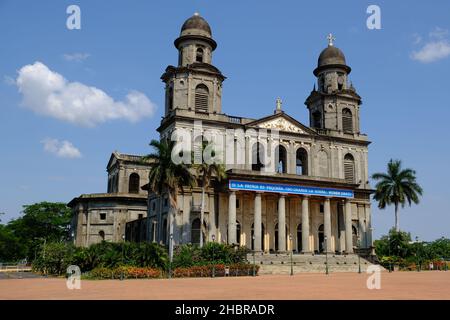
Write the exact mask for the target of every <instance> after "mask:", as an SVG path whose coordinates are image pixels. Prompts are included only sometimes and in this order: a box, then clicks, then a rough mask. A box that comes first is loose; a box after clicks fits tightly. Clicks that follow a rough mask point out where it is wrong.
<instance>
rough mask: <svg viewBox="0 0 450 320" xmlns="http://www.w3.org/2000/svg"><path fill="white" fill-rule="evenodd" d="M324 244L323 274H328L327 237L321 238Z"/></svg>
mask: <svg viewBox="0 0 450 320" xmlns="http://www.w3.org/2000/svg"><path fill="white" fill-rule="evenodd" d="M323 241H324V243H325V246H324V247H325V274H328V250H327V236H324V237H323Z"/></svg>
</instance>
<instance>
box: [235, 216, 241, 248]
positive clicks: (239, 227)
mask: <svg viewBox="0 0 450 320" xmlns="http://www.w3.org/2000/svg"><path fill="white" fill-rule="evenodd" d="M236 243H237V244H240V243H241V224H240V223H239V221H237V220H236Z"/></svg>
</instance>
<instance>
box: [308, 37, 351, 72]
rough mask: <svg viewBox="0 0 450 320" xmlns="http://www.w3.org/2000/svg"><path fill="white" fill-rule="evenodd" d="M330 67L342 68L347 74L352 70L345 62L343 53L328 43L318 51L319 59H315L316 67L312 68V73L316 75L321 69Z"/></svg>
mask: <svg viewBox="0 0 450 320" xmlns="http://www.w3.org/2000/svg"><path fill="white" fill-rule="evenodd" d="M330 67H331V68H334V67H338V68H342V69H344V70H345V71H346V72H347V74H348V73H350V72H351V70H352V69H351V68H350V67H349V66H348V65H347V63H346V62H345V56H344V53H343V52H342V51H341V49H339V48H336V47H335V46H334V45H333V44H331V45H330V44H328V47H326V48H325V49H324V50H322V52H321V53H320V55H319V59H318V60H317V68H316V69H315V70H314V75H316V76H317V75H318V74H319V73H320V72H321V71H323V70H325V69H328V68H330Z"/></svg>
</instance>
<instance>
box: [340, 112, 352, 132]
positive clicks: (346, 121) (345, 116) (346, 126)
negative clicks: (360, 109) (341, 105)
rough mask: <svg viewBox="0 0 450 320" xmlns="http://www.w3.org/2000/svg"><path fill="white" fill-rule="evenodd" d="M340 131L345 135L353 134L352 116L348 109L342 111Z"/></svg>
mask: <svg viewBox="0 0 450 320" xmlns="http://www.w3.org/2000/svg"><path fill="white" fill-rule="evenodd" d="M342 130H344V132H346V133H352V132H353V116H352V112H351V111H350V109H347V108H345V109H344V110H342Z"/></svg>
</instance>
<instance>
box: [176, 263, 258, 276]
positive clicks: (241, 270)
mask: <svg viewBox="0 0 450 320" xmlns="http://www.w3.org/2000/svg"><path fill="white" fill-rule="evenodd" d="M226 268H228V275H229V276H235V277H238V276H250V275H253V270H255V275H257V274H258V271H259V265H253V264H232V265H229V266H225V265H224V264H216V265H206V266H193V267H188V268H176V269H175V270H174V271H173V277H174V278H185V277H211V276H212V275H213V272H214V276H216V277H224V276H226Z"/></svg>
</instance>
